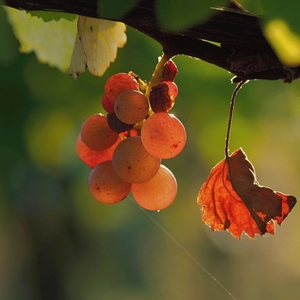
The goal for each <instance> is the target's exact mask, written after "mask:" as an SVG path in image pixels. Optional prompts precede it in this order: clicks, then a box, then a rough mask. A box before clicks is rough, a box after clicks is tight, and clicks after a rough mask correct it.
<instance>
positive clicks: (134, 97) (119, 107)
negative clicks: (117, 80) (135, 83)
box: [114, 91, 149, 124]
mask: <svg viewBox="0 0 300 300" xmlns="http://www.w3.org/2000/svg"><path fill="white" fill-rule="evenodd" d="M114 108H115V114H116V116H117V117H118V119H119V120H120V121H122V122H124V123H126V124H135V123H139V122H141V121H142V120H143V119H145V118H146V116H147V115H148V112H149V103H148V99H147V97H146V96H145V95H144V94H143V93H141V92H139V91H126V92H124V93H122V94H120V95H119V97H118V98H117V100H116V102H115V104H114Z"/></svg>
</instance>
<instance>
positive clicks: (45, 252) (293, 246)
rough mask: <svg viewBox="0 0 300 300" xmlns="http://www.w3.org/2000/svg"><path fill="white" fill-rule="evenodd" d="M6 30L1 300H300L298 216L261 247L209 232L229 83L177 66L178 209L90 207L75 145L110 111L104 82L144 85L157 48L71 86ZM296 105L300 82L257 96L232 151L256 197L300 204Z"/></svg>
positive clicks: (187, 63) (246, 108)
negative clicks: (211, 179)
mask: <svg viewBox="0 0 300 300" xmlns="http://www.w3.org/2000/svg"><path fill="white" fill-rule="evenodd" d="M0 19H2V21H1V22H0V23H1V26H0V40H1V47H0V99H1V101H0V107H1V109H0V141H1V142H0V216H1V217H0V299H4V300H6V299H7V300H23V299H24V300H27V299H30V300H31V299H33V300H35V299H36V300H39V299H43V300H44V299H49V300H50V299H59V300H64V299H72V300H82V299H85V300H96V299H109V300H119V299H122V300H127V299H128V300H129V299H130V300H135V299H136V300H140V299H144V300H154V299H162V300H165V299H173V300H181V299H189V300H194V299H195V300H196V299H197V300H198V299H207V300H214V299H233V296H234V297H236V298H237V299H244V300H253V299H272V300H274V299H299V294H300V258H299V253H300V235H299V233H298V228H299V217H300V212H299V208H298V205H299V204H298V205H296V206H295V208H294V210H293V211H292V212H291V214H290V215H289V216H288V217H287V219H286V220H285V222H284V223H283V226H282V227H278V226H277V232H276V234H275V235H274V236H265V237H257V238H256V239H255V240H250V239H249V238H248V237H247V236H243V238H242V239H241V240H235V239H234V238H233V237H232V236H231V235H230V234H228V233H227V232H212V231H211V230H210V229H209V228H208V227H207V226H206V225H204V224H203V223H202V221H201V218H202V215H201V211H200V209H199V207H198V205H197V203H196V198H197V194H198V191H199V189H200V187H201V185H202V183H203V182H204V181H205V179H206V177H207V176H208V174H209V172H210V169H211V168H212V167H213V166H214V165H215V164H216V163H217V162H219V161H220V160H221V159H223V157H224V142H225V133H226V128H227V122H228V110H229V102H230V97H231V93H232V91H233V89H234V86H233V85H232V84H231V83H230V79H231V77H232V76H231V75H230V74H229V73H228V72H226V71H224V70H222V69H219V68H217V67H214V66H212V65H209V64H207V63H204V62H202V61H199V60H195V59H193V58H189V57H183V56H180V57H176V58H175V59H174V61H175V63H176V64H177V66H178V69H179V75H178V77H177V78H176V83H177V85H178V87H179V96H178V98H177V102H176V105H175V107H174V108H173V110H172V113H174V114H175V115H176V116H177V117H178V118H179V119H180V120H181V121H182V122H183V124H184V125H185V127H186V130H187V133H188V142H187V146H186V148H185V149H184V151H183V152H182V153H181V154H180V155H179V156H178V157H176V158H173V159H171V160H165V161H164V164H165V165H166V166H168V167H169V168H170V169H171V170H172V171H173V173H174V174H175V176H176V178H177V181H178V186H179V191H178V196H177V199H176V200H175V202H174V203H173V204H172V205H171V206H170V207H169V208H167V209H165V210H164V211H161V212H159V213H157V212H145V211H143V210H141V209H140V208H139V207H138V206H137V205H136V204H135V203H134V201H132V198H131V197H128V198H127V199H125V200H124V201H123V202H121V203H119V204H116V205H113V206H106V205H103V204H100V203H98V202H97V201H96V200H94V199H93V198H92V197H91V195H90V194H89V191H88V188H87V176H88V173H89V168H88V167H87V166H85V165H84V164H83V163H81V162H80V160H79V159H78V158H77V156H76V152H75V141H76V137H77V134H78V132H79V130H80V127H81V124H82V122H83V121H84V120H85V119H86V118H87V117H89V116H90V115H91V114H94V113H97V112H103V109H102V107H101V98H102V94H103V86H104V83H105V81H106V80H107V78H108V77H109V76H110V75H112V74H114V73H117V72H128V71H134V72H135V73H137V74H139V75H140V77H141V78H142V79H145V80H149V79H150V77H151V74H152V71H153V69H154V67H155V65H156V63H157V57H158V56H159V55H161V47H160V46H159V45H158V44H157V43H156V42H154V41H152V40H151V39H150V38H148V37H146V36H144V35H142V34H140V33H139V32H136V31H135V30H133V29H131V28H128V29H127V35H128V42H127V44H126V45H125V47H124V48H122V49H120V50H119V52H118V57H117V60H116V62H115V63H113V64H112V65H111V67H110V68H109V69H108V71H107V72H106V73H105V75H104V76H103V77H101V78H96V77H94V76H92V75H90V74H89V73H88V72H86V73H85V74H83V75H81V76H80V77H79V78H78V79H77V80H76V81H75V80H74V79H73V78H72V77H70V76H69V75H68V74H64V73H61V72H60V71H59V70H57V69H54V68H51V67H49V66H48V65H45V64H42V63H39V62H38V61H37V59H36V57H35V55H34V54H29V55H25V54H20V53H19V52H18V47H19V45H18V42H17V41H16V40H15V39H14V36H13V34H12V31H11V28H10V27H9V26H8V25H7V23H5V15H4V14H3V13H2V12H1V18H0ZM299 101H300V81H299V80H298V81H295V82H293V83H292V84H290V85H289V84H283V83H282V82H280V81H274V82H268V81H254V82H250V83H248V84H247V85H246V86H244V87H243V89H242V90H241V91H240V93H239V95H238V99H237V103H236V107H235V115H234V121H233V130H232V135H231V143H230V149H231V151H234V150H236V149H237V148H239V147H242V148H243V149H244V151H245V152H246V153H247V155H248V158H249V159H250V160H251V162H252V163H253V164H254V166H255V168H256V173H257V177H258V180H259V182H260V184H262V185H265V186H270V187H272V188H273V189H275V190H278V191H281V192H283V193H288V194H293V195H294V196H296V197H297V196H298V197H299V195H300V184H299V181H300V156H299V149H300V118H299V117H300V103H299ZM215 279H216V280H217V281H216V280H215ZM217 282H219V283H220V284H218V283H217ZM221 285H222V286H223V287H225V289H227V290H228V291H229V292H228V291H226V290H225V289H224V288H222V286H221ZM230 293H231V294H232V295H233V296H231V294H230Z"/></svg>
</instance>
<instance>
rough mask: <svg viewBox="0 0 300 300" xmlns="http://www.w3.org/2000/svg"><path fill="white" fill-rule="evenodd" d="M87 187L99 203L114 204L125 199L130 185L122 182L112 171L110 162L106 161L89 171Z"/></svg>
mask: <svg viewBox="0 0 300 300" xmlns="http://www.w3.org/2000/svg"><path fill="white" fill-rule="evenodd" d="M88 187H89V191H90V193H91V194H92V196H93V197H94V198H95V199H96V200H98V201H99V202H102V203H104V204H114V203H118V202H120V201H122V200H123V199H125V198H126V196H127V195H128V194H129V192H130V189H131V184H130V183H128V182H125V181H124V180H122V179H121V178H120V177H119V176H118V175H117V174H116V172H115V171H114V168H113V166H112V161H111V160H107V161H105V162H102V163H100V164H98V165H97V166H96V167H95V168H93V169H92V170H91V171H90V174H89V178H88Z"/></svg>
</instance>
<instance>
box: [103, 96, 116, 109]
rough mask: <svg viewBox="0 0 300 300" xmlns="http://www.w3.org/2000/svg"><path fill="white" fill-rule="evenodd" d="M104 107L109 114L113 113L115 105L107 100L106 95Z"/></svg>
mask: <svg viewBox="0 0 300 300" xmlns="http://www.w3.org/2000/svg"><path fill="white" fill-rule="evenodd" d="M102 107H103V108H104V109H105V110H106V111H107V112H108V113H113V112H114V111H115V110H114V105H113V104H112V103H111V102H110V101H109V99H108V98H107V95H106V94H104V95H103V97H102Z"/></svg>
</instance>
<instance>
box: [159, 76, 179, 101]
mask: <svg viewBox="0 0 300 300" xmlns="http://www.w3.org/2000/svg"><path fill="white" fill-rule="evenodd" d="M161 83H165V84H166V85H167V86H168V87H169V93H170V95H172V97H173V99H174V100H175V98H176V97H177V96H178V87H177V84H176V83H175V82H173V81H168V80H163V81H162V82H161Z"/></svg>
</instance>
